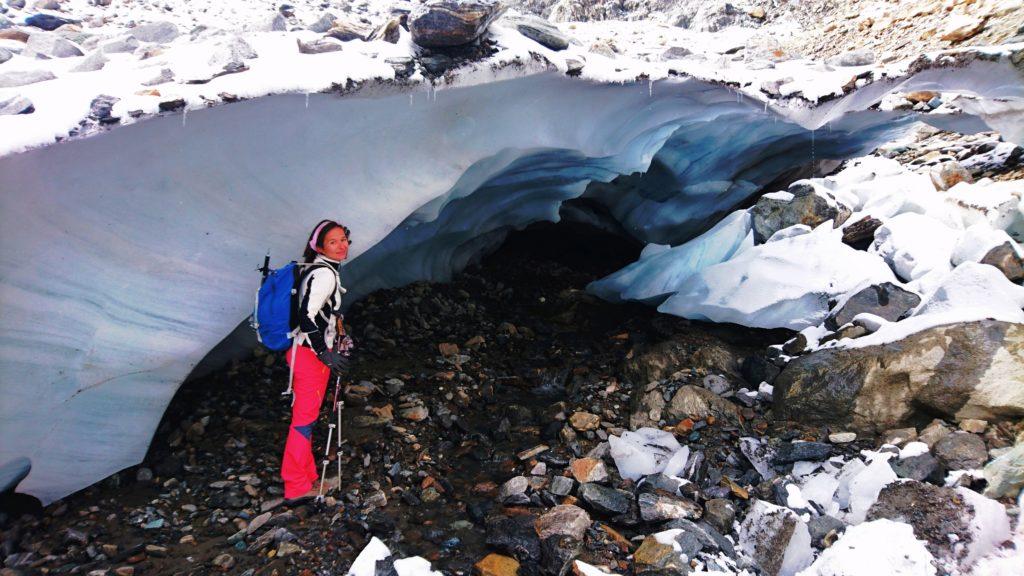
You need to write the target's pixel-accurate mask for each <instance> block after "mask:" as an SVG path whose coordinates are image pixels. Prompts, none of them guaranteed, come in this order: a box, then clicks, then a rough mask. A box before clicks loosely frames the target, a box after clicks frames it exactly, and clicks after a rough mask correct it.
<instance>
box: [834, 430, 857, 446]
mask: <svg viewBox="0 0 1024 576" xmlns="http://www.w3.org/2000/svg"><path fill="white" fill-rule="evenodd" d="M856 439H857V433H856V432H834V433H832V434H829V435H828V441H829V442H831V443H833V444H849V443H850V442H853V441H854V440H856Z"/></svg>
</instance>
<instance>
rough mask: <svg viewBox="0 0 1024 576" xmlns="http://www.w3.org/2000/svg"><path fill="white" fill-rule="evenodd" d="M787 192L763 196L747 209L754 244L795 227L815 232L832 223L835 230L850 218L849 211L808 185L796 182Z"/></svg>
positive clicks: (828, 195) (830, 197)
mask: <svg viewBox="0 0 1024 576" xmlns="http://www.w3.org/2000/svg"><path fill="white" fill-rule="evenodd" d="M787 192H788V193H779V192H776V193H774V194H766V195H764V196H762V197H761V198H759V199H758V201H757V203H756V204H755V205H754V207H753V208H751V209H750V215H751V217H752V218H751V224H752V227H753V229H754V241H755V242H756V243H758V244H763V243H764V242H765V241H767V240H768V239H769V238H771V236H772V234H775V233H776V232H778V231H779V230H782V229H783V228H789V227H790V226H794V225H796V224H803V225H805V226H810V227H811V228H814V227H815V226H818V225H819V224H821V223H823V222H826V221H828V220H832V226H833V227H834V228H838V227H839V226H840V225H842V224H843V222H846V219H847V218H849V217H850V214H851V211H850V209H849V208H848V207H846V206H845V205H844V204H842V203H840V202H839V201H837V200H836V199H835V198H833V197H832V196H831V195H830V194H828V193H827V192H823V191H818V190H817V189H815V188H814V186H812V185H810V184H806V183H801V182H797V183H795V184H793V185H792V186H790V187H789V190H788V191H787Z"/></svg>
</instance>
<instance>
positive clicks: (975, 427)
mask: <svg viewBox="0 0 1024 576" xmlns="http://www.w3.org/2000/svg"><path fill="white" fill-rule="evenodd" d="M986 428H988V422H987V421H985V420H974V419H971V418H968V419H965V420H962V421H961V422H960V429H961V430H963V431H964V432H971V433H973V434H984V433H985V429H986Z"/></svg>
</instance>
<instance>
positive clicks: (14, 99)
mask: <svg viewBox="0 0 1024 576" xmlns="http://www.w3.org/2000/svg"><path fill="white" fill-rule="evenodd" d="M35 111H36V109H35V106H33V105H32V101H31V100H29V99H28V98H25V97H24V96H11V97H10V98H6V99H0V116H7V115H12V114H31V113H33V112H35Z"/></svg>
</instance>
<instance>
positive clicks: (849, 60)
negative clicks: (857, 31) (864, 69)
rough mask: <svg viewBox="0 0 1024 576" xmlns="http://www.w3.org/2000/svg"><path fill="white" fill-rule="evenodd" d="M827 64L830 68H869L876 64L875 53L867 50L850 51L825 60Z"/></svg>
mask: <svg viewBox="0 0 1024 576" xmlns="http://www.w3.org/2000/svg"><path fill="white" fill-rule="evenodd" d="M825 63H826V64H828V65H829V66H868V65H871V64H874V63H875V53H874V52H872V51H871V50H867V49H860V50H850V51H848V52H844V53H842V54H840V55H839V56H833V57H831V58H829V59H827V60H825Z"/></svg>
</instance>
